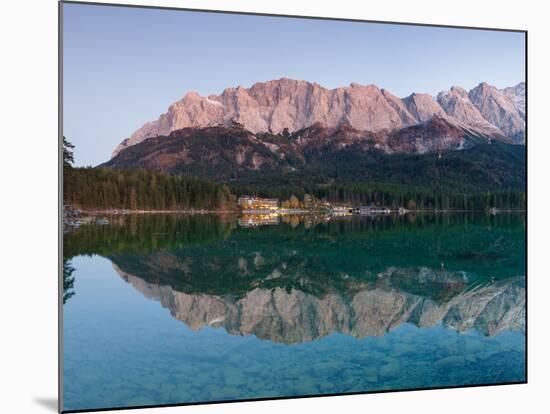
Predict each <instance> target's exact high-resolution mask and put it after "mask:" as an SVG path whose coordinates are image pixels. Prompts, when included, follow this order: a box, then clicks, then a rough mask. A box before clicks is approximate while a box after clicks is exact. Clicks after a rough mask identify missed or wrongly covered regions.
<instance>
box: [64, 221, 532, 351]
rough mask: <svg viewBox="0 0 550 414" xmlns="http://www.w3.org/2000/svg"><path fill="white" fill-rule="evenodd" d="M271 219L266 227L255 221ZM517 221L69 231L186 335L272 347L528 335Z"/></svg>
mask: <svg viewBox="0 0 550 414" xmlns="http://www.w3.org/2000/svg"><path fill="white" fill-rule="evenodd" d="M266 224H269V226H265V227H264V226H263V225H266ZM524 226H525V223H524V216H523V215H506V216H497V217H494V216H486V215H470V216H469V215H456V216H454V215H442V216H433V215H426V216H404V217H398V216H382V217H371V218H357V217H351V218H350V217H344V218H340V219H335V220H327V218H326V217H311V216H302V217H300V216H292V217H288V216H287V217H284V216H283V218H282V219H280V218H279V217H278V216H273V217H271V216H269V217H263V216H262V217H253V216H243V217H240V218H225V219H224V218H219V217H215V216H179V217H178V216H128V217H115V218H112V219H111V224H110V225H107V226H84V227H82V228H80V229H79V230H77V231H75V232H74V233H72V234H69V235H67V236H66V239H65V252H66V253H68V255H67V259H69V258H70V257H71V256H74V255H78V254H100V255H103V256H106V257H108V258H109V259H110V260H111V262H112V263H113V266H114V268H115V270H116V272H117V273H118V274H119V275H120V276H121V277H122V278H123V279H124V280H125V281H127V282H128V283H130V284H131V285H132V286H133V287H134V288H135V289H137V290H138V291H139V292H141V293H142V294H143V295H144V296H146V297H148V298H153V299H155V300H158V301H159V302H160V303H161V304H162V306H163V307H165V308H167V309H169V310H170V313H171V315H172V316H173V317H174V318H176V319H178V320H180V321H182V322H183V323H185V324H186V325H187V326H189V327H190V328H191V329H193V330H199V329H202V328H204V327H206V326H212V327H215V328H219V327H223V328H224V329H225V330H226V331H227V332H228V333H229V334H232V335H255V336H256V337H258V338H260V339H264V340H270V341H273V342H278V343H286V344H292V343H303V342H309V341H313V340H316V339H319V338H322V337H325V336H327V335H329V334H331V333H341V334H345V335H350V336H354V337H357V338H363V337H367V336H381V335H384V334H385V333H387V332H389V331H391V330H392V329H394V328H396V327H398V326H400V325H401V324H404V323H411V324H414V325H416V326H418V327H431V326H434V325H437V324H442V325H443V326H445V327H447V328H451V329H454V330H457V331H459V332H463V331H468V330H471V329H474V330H476V331H478V332H479V333H481V334H483V335H486V336H493V335H497V334H499V333H501V332H504V331H508V330H509V331H524V330H525V280H524V279H525V278H524V267H525V259H524V243H523V241H524V240H523V237H524V230H525V227H524Z"/></svg>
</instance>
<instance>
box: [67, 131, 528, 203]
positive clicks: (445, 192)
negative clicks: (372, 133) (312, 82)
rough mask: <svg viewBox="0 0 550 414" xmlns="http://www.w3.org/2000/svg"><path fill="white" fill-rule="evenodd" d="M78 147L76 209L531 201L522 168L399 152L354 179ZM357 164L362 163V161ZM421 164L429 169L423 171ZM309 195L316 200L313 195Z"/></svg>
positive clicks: (72, 186) (73, 177) (73, 180)
mask: <svg viewBox="0 0 550 414" xmlns="http://www.w3.org/2000/svg"><path fill="white" fill-rule="evenodd" d="M72 148H74V147H73V146H72V145H71V144H70V143H69V142H67V141H66V140H64V159H63V161H64V163H63V201H64V204H65V205H68V206H70V208H72V209H81V210H84V211H87V212H93V211H103V212H113V211H117V212H120V211H123V212H128V211H136V212H183V211H185V212H210V211H216V212H220V211H225V212H232V211H234V212H238V211H239V210H240V207H239V205H238V203H237V200H238V198H239V197H242V196H257V197H265V198H272V199H277V200H278V203H279V205H280V206H281V207H283V208H285V207H286V208H302V209H303V208H305V209H313V210H315V209H318V208H319V206H327V205H328V206H342V205H346V206H361V205H371V206H378V207H384V208H389V209H392V210H397V209H400V208H402V209H406V210H411V211H415V210H416V211H418V210H422V211H426V210H427V211H430V210H431V211H434V210H437V211H453V210H454V211H485V210H488V209H498V210H510V211H511V210H525V207H526V193H525V189H524V185H522V184H521V182H522V180H521V179H520V178H521V177H520V176H521V174H520V175H518V174H516V175H518V177H520V178H518V177H516V176H515V175H513V174H510V177H511V178H510V177H508V178H507V177H506V176H502V174H501V175H499V176H498V177H499V179H501V180H503V183H502V185H500V186H495V185H494V183H493V184H490V183H492V182H493V181H494V180H493V181H490V180H481V179H480V180H474V179H473V177H475V174H473V172H470V173H469V174H468V175H467V176H466V175H465V174H463V173H460V171H458V170H457V169H456V168H449V166H447V165H446V164H444V163H443V164H442V166H441V167H440V168H436V167H435V166H434V165H436V164H433V165H431V166H430V169H429V170H426V168H412V167H418V165H416V164H410V163H406V164H402V163H401V161H399V160H400V159H399V158H395V159H394V161H393V162H392V163H391V165H392V166H391V168H390V167H389V166H388V165H387V164H388V162H383V163H381V167H380V168H382V167H384V168H386V170H388V171H385V172H384V174H382V175H378V176H376V175H374V176H373V179H368V180H365V179H353V174H352V171H351V170H350V171H347V172H343V171H338V173H337V174H332V175H331V174H329V175H327V174H326V173H323V174H322V173H321V172H319V171H315V172H314V171H309V173H306V172H303V173H300V174H283V173H279V174H274V173H271V174H270V173H262V174H259V173H258V174H248V175H247V176H246V177H240V178H239V179H237V180H229V179H228V180H219V179H218V180H215V179H207V178H204V177H201V178H199V177H193V176H191V175H184V174H166V173H163V172H159V171H153V170H151V169H121V168H110V167H95V168H94V167H73V165H72V164H73V154H72V151H71V150H72ZM516 158H517V157H516ZM212 168H214V167H212ZM349 168H351V166H350V167H349ZM356 168H357V170H356V171H360V170H362V169H361V166H360V165H359V166H356ZM476 168H478V167H475V168H474V167H471V168H470V169H471V170H475V169H476ZM354 171H355V170H354ZM415 171H424V175H419V174H417V173H416V172H415ZM429 171H431V173H430V174H428V172H429ZM457 171H458V172H457ZM428 175H429V176H431V177H432V179H431V180H428V178H427V177H428ZM415 177H416V178H415ZM465 177H467V178H468V179H466V178H465ZM486 181H487V182H486ZM308 199H309V200H314V201H315V202H314V203H311V202H310V203H308V202H307V200H308Z"/></svg>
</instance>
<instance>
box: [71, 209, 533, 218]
mask: <svg viewBox="0 0 550 414" xmlns="http://www.w3.org/2000/svg"><path fill="white" fill-rule="evenodd" d="M71 212H73V213H74V214H75V216H74V217H85V216H105V215H108V216H119V215H130V214H185V215H195V214H198V215H202V214H227V215H229V214H230V215H238V216H242V215H289V216H291V215H307V214H311V215H326V216H387V215H395V214H399V215H406V214H417V213H423V214H439V213H487V214H491V215H495V214H500V213H526V212H527V211H526V210H525V209H517V210H515V209H497V210H491V209H484V210H454V209H448V210H441V209H416V210H406V211H399V210H397V209H393V210H389V211H388V212H381V211H374V212H372V213H371V214H356V213H335V212H330V211H327V210H313V209H311V210H309V209H279V210H256V209H250V210H246V209H244V210H206V209H185V210H142V209H137V210H130V209H92V210H87V209H71Z"/></svg>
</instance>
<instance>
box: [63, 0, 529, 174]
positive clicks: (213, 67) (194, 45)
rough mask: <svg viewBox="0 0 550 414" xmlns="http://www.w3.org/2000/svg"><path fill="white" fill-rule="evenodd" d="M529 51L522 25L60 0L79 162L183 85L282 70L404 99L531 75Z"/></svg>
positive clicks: (156, 110)
mask: <svg viewBox="0 0 550 414" xmlns="http://www.w3.org/2000/svg"><path fill="white" fill-rule="evenodd" d="M524 55H525V44H524V34H523V33H517V32H502V31H488V30H467V29H455V28H435V27H422V26H409V25H395V24H377V23H364V22H342V21H333V20H317V19H295V18H292V19H291V18H281V17H266V16H250V15H236V14H221V13H206V12H190V11H176V10H161V9H144V8H128V7H113V6H98V5H83V4H67V3H65V4H64V6H63V134H64V135H65V136H66V137H67V138H68V140H69V141H71V142H72V143H73V144H74V145H75V146H76V148H75V165H78V166H86V165H97V164H100V163H102V162H105V161H107V160H108V159H109V158H110V156H111V153H112V151H113V150H114V148H115V147H116V146H117V145H118V144H119V143H120V141H122V140H123V139H124V138H127V137H129V136H130V135H131V134H132V133H133V132H134V131H135V130H136V129H138V128H139V127H141V126H142V125H143V124H144V123H146V122H148V121H152V120H155V119H157V118H158V117H159V115H160V114H162V113H164V112H166V110H167V108H168V106H169V105H170V104H171V103H173V102H175V101H177V100H178V99H181V98H182V97H183V96H184V95H185V94H186V93H187V92H188V91H195V92H198V93H199V94H201V95H209V94H219V93H221V92H222V91H223V90H224V89H225V88H228V87H236V86H238V85H242V86H244V87H250V86H252V85H253V84H254V83H255V82H262V81H267V80H271V79H279V78H282V77H287V78H292V79H299V80H307V81H312V82H317V83H319V84H320V85H322V86H324V87H326V88H335V87H341V86H347V85H349V84H350V83H351V82H357V83H360V84H371V83H374V84H376V85H378V86H379V87H381V88H385V89H387V90H389V91H390V92H392V93H393V94H395V95H397V96H400V97H405V96H408V95H409V94H411V93H412V92H424V93H431V94H433V95H435V94H437V93H438V92H440V91H442V90H447V89H449V88H450V87H451V86H453V85H459V86H462V87H464V88H465V89H467V90H469V89H471V88H473V87H475V86H476V85H478V84H479V83H480V82H483V81H485V82H488V83H490V84H492V85H495V86H496V87H498V88H504V87H507V86H513V85H516V84H518V83H519V82H521V81H524V80H525V60H524Z"/></svg>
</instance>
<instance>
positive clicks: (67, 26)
mask: <svg viewBox="0 0 550 414" xmlns="http://www.w3.org/2000/svg"><path fill="white" fill-rule="evenodd" d="M60 13H61V14H60V16H61V18H62V19H61V35H62V37H61V42H60V64H61V70H60V82H61V84H60V85H61V89H60V97H61V101H62V103H61V108H60V111H61V112H60V116H61V120H62V122H61V124H60V137H59V141H60V147H62V148H60V154H61V150H62V157H61V158H62V164H63V165H62V167H61V168H60V170H61V172H62V198H63V201H62V212H60V217H61V218H62V220H61V223H60V232H62V237H63V245H62V247H63V249H62V255H61V256H62V257H61V258H60V278H61V279H60V401H61V410H62V411H64V412H76V411H87V410H102V409H113V408H136V407H153V406H168V405H184V404H198V403H214V402H215V403H220V402H229V401H245V400H262V399H276V398H296V397H308V396H327V395H342V394H344V395H345V394H357V393H375V392H387V391H403V390H419V389H433V388H447V387H464V386H481V385H497V384H516V383H525V382H526V381H527V378H526V116H527V113H526V36H527V33H526V32H525V31H515V30H503V29H486V28H469V27H447V26H435V25H416V24H408V23H384V22H369V21H356V20H342V19H340V20H338V19H328V18H323V19H321V18H310V17H296V16H276V15H258V14H246V13H234V12H215V11H204V10H202V11H201V10H187V9H185V10H184V9H172V8H158V7H139V6H138V7H136V6H133V7H127V6H122V5H105V4H104V5H100V4H86V3H79V2H68V1H67V2H62V3H61V5H60ZM465 23H467V22H465ZM61 213H62V214H61Z"/></svg>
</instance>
